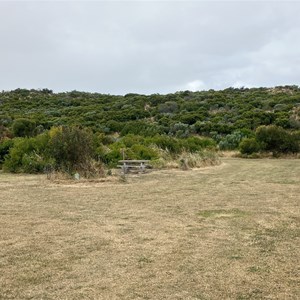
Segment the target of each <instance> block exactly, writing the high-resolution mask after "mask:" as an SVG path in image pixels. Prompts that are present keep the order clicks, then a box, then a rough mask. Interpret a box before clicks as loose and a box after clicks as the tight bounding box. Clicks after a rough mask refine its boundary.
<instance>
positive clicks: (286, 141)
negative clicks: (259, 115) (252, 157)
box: [256, 125, 299, 153]
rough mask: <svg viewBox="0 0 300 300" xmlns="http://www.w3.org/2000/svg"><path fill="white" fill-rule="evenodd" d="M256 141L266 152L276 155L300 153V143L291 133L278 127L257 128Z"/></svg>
mask: <svg viewBox="0 0 300 300" xmlns="http://www.w3.org/2000/svg"><path fill="white" fill-rule="evenodd" d="M256 140H257V141H258V142H259V143H260V146H261V148H262V149H263V150H265V151H272V152H274V153H277V152H279V153H288V152H292V153H296V152H299V141H298V140H297V139H295V138H294V136H293V135H292V134H291V133H289V132H288V131H286V130H284V129H283V128H282V127H278V126H276V125H270V126H261V127H259V128H257V130H256Z"/></svg>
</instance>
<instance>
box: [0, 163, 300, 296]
mask: <svg viewBox="0 0 300 300" xmlns="http://www.w3.org/2000/svg"><path fill="white" fill-rule="evenodd" d="M0 192H1V193H0V229H1V231H0V299H109V300H111V299H112V300H113V299H172V300H173V299H300V265H299V261H300V212H299V204H300V160H284V159H278V160H275V159H262V160H243V159H232V158H225V159H223V163H222V165H220V166H217V167H211V168H205V169H198V170H191V171H179V170H167V171H159V172H151V173H148V174H145V175H131V176H129V178H128V181H127V182H121V181H118V180H112V179H107V181H104V182H96V181H94V182H86V181H82V182H81V181H79V182H78V183H72V182H70V181H67V182H51V181H48V180H47V179H46V178H45V177H44V176H31V175H30V176H24V175H9V174H3V173H0Z"/></svg>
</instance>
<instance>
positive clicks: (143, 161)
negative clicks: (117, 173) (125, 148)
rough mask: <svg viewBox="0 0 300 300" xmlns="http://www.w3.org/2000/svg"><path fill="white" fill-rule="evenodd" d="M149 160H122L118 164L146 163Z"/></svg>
mask: <svg viewBox="0 0 300 300" xmlns="http://www.w3.org/2000/svg"><path fill="white" fill-rule="evenodd" d="M148 161H149V160H145V159H123V160H119V163H136V164H138V163H140V164H141V163H146V162H148Z"/></svg>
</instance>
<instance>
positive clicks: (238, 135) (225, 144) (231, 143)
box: [219, 129, 253, 150]
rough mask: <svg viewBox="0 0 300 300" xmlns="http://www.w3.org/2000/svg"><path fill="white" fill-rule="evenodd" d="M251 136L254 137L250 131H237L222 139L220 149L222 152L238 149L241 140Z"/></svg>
mask: <svg viewBox="0 0 300 300" xmlns="http://www.w3.org/2000/svg"><path fill="white" fill-rule="evenodd" d="M249 136H253V133H252V132H251V131H250V130H247V129H244V130H236V131H234V132H233V133H231V134H228V135H226V136H225V137H224V138H222V139H221V141H220V142H219V148H220V150H234V149H237V148H238V146H239V144H240V142H241V140H242V139H244V138H246V137H249Z"/></svg>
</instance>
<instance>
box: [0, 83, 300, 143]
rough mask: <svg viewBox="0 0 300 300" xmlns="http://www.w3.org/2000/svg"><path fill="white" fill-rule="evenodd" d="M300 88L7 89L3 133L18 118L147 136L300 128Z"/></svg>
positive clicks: (0, 101) (0, 109)
mask: <svg viewBox="0 0 300 300" xmlns="http://www.w3.org/2000/svg"><path fill="white" fill-rule="evenodd" d="M299 117H300V88H299V87H298V86H285V87H275V88H251V89H248V88H240V89H235V88H228V89H225V90H222V91H214V90H209V91H199V92H190V91H184V92H177V93H174V94H167V95H160V94H153V95H147V96H146V95H139V94H127V95H125V96H114V95H105V94H98V93H86V92H78V91H72V92H66V93H53V92H52V91H51V90H48V89H43V90H26V89H17V90H14V91H2V92H1V93H0V125H1V128H2V129H1V131H2V134H3V132H4V131H5V130H7V129H10V128H11V126H12V123H13V121H14V120H15V119H18V118H28V119H30V120H33V121H34V122H35V123H36V126H38V127H39V130H41V131H42V130H43V129H49V128H51V127H52V126H59V125H80V126H82V127H89V128H92V129H93V131H94V132H103V133H113V132H120V133H121V135H126V134H128V133H133V134H139V135H143V136H154V135H155V134H164V133H165V134H168V135H172V136H178V137H185V136H189V135H191V134H199V135H202V136H203V135H204V136H211V137H215V135H216V134H219V135H226V134H229V133H232V132H233V131H235V130H237V129H250V130H254V129H256V128H257V127H258V126H260V125H269V124H275V125H278V126H281V127H283V128H286V129H299V128H300V120H299Z"/></svg>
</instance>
